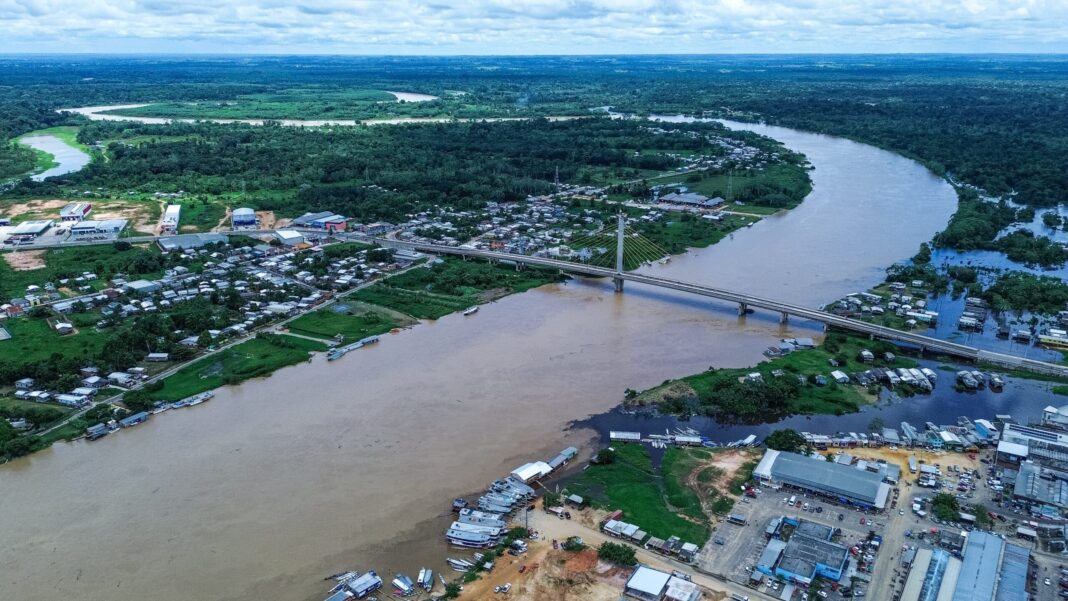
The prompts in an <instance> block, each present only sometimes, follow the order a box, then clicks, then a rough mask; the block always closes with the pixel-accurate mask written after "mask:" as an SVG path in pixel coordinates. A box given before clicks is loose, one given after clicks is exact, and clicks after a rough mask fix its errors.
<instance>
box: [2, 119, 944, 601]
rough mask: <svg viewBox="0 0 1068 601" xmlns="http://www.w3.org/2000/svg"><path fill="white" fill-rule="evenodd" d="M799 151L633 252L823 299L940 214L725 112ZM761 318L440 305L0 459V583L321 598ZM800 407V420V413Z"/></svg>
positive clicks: (11, 589) (928, 195)
mask: <svg viewBox="0 0 1068 601" xmlns="http://www.w3.org/2000/svg"><path fill="white" fill-rule="evenodd" d="M744 127H750V128H752V129H755V130H757V131H759V132H761V133H765V134H768V135H771V136H773V137H776V138H778V139H780V140H782V141H784V142H785V143H786V144H787V145H788V146H789V147H791V148H793V149H795V150H798V151H800V152H803V153H804V154H806V155H807V156H808V158H809V160H810V161H811V162H812V164H813V165H814V166H815V170H814V171H813V172H812V178H813V184H814V186H813V192H812V194H811V195H810V197H809V198H808V199H806V201H805V202H804V203H803V204H802V205H801V206H800V207H799V208H798V209H796V210H794V211H792V212H790V213H789V214H786V215H781V216H775V217H772V218H769V219H766V220H764V221H762V222H761V223H759V224H758V225H755V226H753V227H751V228H747V229H745V230H741V231H739V232H736V233H735V235H734V236H733V237H732V238H730V239H727V240H724V241H722V242H721V243H720V244H717V245H716V246H714V247H712V248H708V249H704V250H700V251H695V252H692V253H689V254H687V255H684V256H680V257H676V258H675V259H673V260H672V261H671V262H670V263H669V264H667V265H662V266H661V265H654V266H651V267H648V268H646V269H648V270H649V271H650V272H653V273H657V274H661V275H668V276H672V277H677V278H680V279H686V280H692V281H695V282H704V283H709V284H715V285H717V286H722V287H727V288H737V289H743V290H749V291H752V292H754V293H759V294H763V295H769V296H776V297H780V298H782V299H783V300H789V301H791V302H797V303H802V304H809V305H812V306H815V305H820V304H823V303H825V302H829V301H831V300H835V299H837V298H839V297H841V296H843V295H844V294H846V293H848V292H853V291H858V290H862V289H864V288H866V287H867V286H868V285H870V284H872V283H874V282H877V281H879V280H880V279H881V275H882V271H883V269H884V268H885V267H886V266H887V265H889V264H890V263H892V262H894V261H895V260H899V259H904V258H907V257H909V256H911V255H912V254H913V253H914V252H915V251H916V249H917V247H918V246H919V244H920V243H921V242H922V241H925V240H928V239H930V237H931V236H932V235H933V234H934V233H935V232H936V231H937V230H939V229H940V228H941V227H943V226H944V224H945V223H946V221H947V219H948V217H949V215H950V213H951V212H952V210H953V208H954V206H955V203H956V200H955V195H954V193H953V190H952V189H951V188H950V187H949V186H948V185H947V184H946V183H945V182H943V181H942V180H940V179H939V178H936V177H934V176H933V175H931V174H930V173H928V172H927V171H925V170H924V169H923V168H922V167H920V166H919V165H918V164H916V163H914V162H912V161H908V160H906V159H903V158H901V157H898V156H896V155H893V154H891V153H888V152H885V151H882V150H878V149H876V148H873V147H870V146H865V145H862V144H857V143H854V142H850V141H847V140H843V139H837V138H832V137H827V136H821V135H814V134H806V133H801V132H796V131H791V130H788V129H783V128H772V127H761V126H744ZM818 332H819V329H818V328H817V327H816V326H815V325H814V324H809V323H800V322H791V323H790V324H788V325H786V326H781V325H780V324H779V323H778V318H777V316H775V315H767V314H762V313H760V312H757V313H756V314H755V315H750V316H748V317H747V318H740V317H739V316H738V315H737V311H736V308H735V307H733V306H729V305H725V304H722V303H717V302H712V301H709V300H707V299H703V298H696V297H690V296H684V295H680V294H676V293H672V292H669V291H662V290H654V289H649V288H644V287H642V286H640V285H631V284H628V288H627V290H626V292H625V293H624V294H622V295H617V294H613V293H612V284H611V282H610V281H603V280H575V281H571V282H568V283H566V284H557V285H549V286H545V287H542V288H539V289H536V290H532V291H530V292H527V293H524V294H519V295H513V296H510V297H507V298H504V299H502V300H500V301H498V302H496V303H493V304H490V305H486V306H484V307H483V308H482V310H481V311H479V312H478V313H477V314H476V315H474V316H470V317H463V316H460V315H450V316H447V317H444V318H442V319H440V320H438V321H436V322H426V323H423V324H420V325H418V326H416V327H414V328H411V329H408V330H404V331H402V332H400V333H397V334H395V335H390V336H385V337H383V339H382V342H381V343H380V344H378V345H375V346H374V347H370V348H367V349H361V350H360V351H357V352H353V353H350V354H349V355H347V356H346V357H345V358H344V359H342V360H340V361H335V362H332V363H328V362H327V361H325V359H324V358H323V357H321V356H319V357H316V358H315V359H314V360H313V361H312V362H311V363H310V364H307V365H299V366H295V367H290V368H286V369H283V370H281V371H279V372H277V373H275V374H274V375H272V376H271V377H269V378H266V379H261V380H256V381H251V382H247V383H245V384H242V385H240V386H237V387H227V388H224V389H222V390H220V391H219V392H218V394H217V395H216V397H215V399H214V400H213V401H211V402H210V403H207V404H205V405H202V406H200V407H196V408H192V409H186V410H182V411H178V412H175V413H173V414H164V415H162V416H159V417H157V418H155V419H153V420H151V421H149V422H148V423H146V424H143V425H140V426H137V427H136V428H133V429H130V430H127V431H123V432H121V433H118V434H116V435H113V436H108V437H106V438H104V439H102V440H99V441H96V442H93V443H88V442H82V441H79V442H75V443H60V444H56V445H55V446H53V447H52V448H51V449H50V450H47V451H44V452H41V453H38V454H36V455H33V456H30V457H26V458H23V459H20V460H18V461H15V462H12V463H11V464H9V465H7V466H3V467H2V468H0V490H2V491H3V492H2V493H0V515H3V516H4V518H5V519H4V520H3V521H2V522H0V598H12V599H19V600H24V601H36V600H49V601H51V600H52V599H55V598H58V597H70V598H77V599H80V600H86V601H96V600H101V601H103V600H108V601H123V600H127V599H129V600H133V599H142V598H151V599H154V600H158V601H168V600H182V601H184V600H186V599H221V600H253V599H265V598H266V599H298V600H301V599H308V600H313V599H314V600H318V599H322V598H323V597H324V596H325V594H324V592H325V590H326V588H327V586H326V583H324V582H322V581H321V578H322V577H323V576H325V575H326V574H330V573H334V572H338V571H342V570H345V569H360V570H364V569H375V570H377V571H378V572H379V573H380V574H382V575H383V576H388V577H392V575H393V573H394V571H395V570H402V571H404V572H405V573H407V574H408V575H410V576H411V575H414V572H416V571H417V570H418V569H419V567H420V566H421V565H424V564H426V565H431V566H433V567H440V565H441V562H442V559H443V557H444V556H445V555H446V548H445V546H444V544H443V543H442V542H441V539H442V533H443V530H444V527H445V526H446V525H447V523H448V515H449V513H448V508H449V501H450V500H451V499H452V498H453V497H456V496H458V495H461V494H467V493H470V492H472V491H477V490H480V489H482V488H483V487H484V486H485V485H486V484H487V483H488V482H489V481H490V480H492V479H494V478H497V477H500V476H502V475H504V474H506V473H507V472H508V471H510V470H511V469H512V468H513V467H515V466H516V465H518V464H520V463H523V462H526V461H529V460H533V459H547V458H549V457H551V456H553V455H554V454H555V453H556V452H558V451H559V450H560V449H562V448H563V447H565V446H568V445H570V444H576V445H579V446H584V450H585V451H587V452H588V451H589V449H590V446H591V445H590V444H589V441H590V440H591V438H592V437H593V436H594V435H595V432H594V430H592V429H589V428H568V425H569V424H570V423H572V422H573V421H574V420H582V419H585V418H587V417H588V416H592V415H598V414H602V413H604V412H606V411H608V410H610V409H611V408H612V407H613V406H615V405H616V404H617V403H618V401H619V400H620V399H621V398H622V394H623V392H624V390H625V389H627V388H633V389H642V388H648V387H650V386H653V385H656V384H658V383H660V382H662V381H663V380H665V379H668V378H673V377H679V376H683V375H687V374H690V373H694V372H696V371H700V370H703V369H705V368H706V367H708V366H709V365H716V366H744V365H750V364H753V363H755V362H757V361H759V360H760V359H761V358H762V357H761V351H762V350H763V349H764V348H765V347H767V346H768V345H770V344H772V343H773V342H775V341H776V340H777V338H779V337H782V336H784V335H814V334H818ZM799 419H803V418H799Z"/></svg>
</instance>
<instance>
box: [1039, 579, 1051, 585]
mask: <svg viewBox="0 0 1068 601" xmlns="http://www.w3.org/2000/svg"><path fill="white" fill-rule="evenodd" d="M1042 584H1044V585H1046V586H1051V585H1052V584H1053V582H1052V581H1051V580H1050V579H1049V578H1046V579H1045V580H1043V581H1042Z"/></svg>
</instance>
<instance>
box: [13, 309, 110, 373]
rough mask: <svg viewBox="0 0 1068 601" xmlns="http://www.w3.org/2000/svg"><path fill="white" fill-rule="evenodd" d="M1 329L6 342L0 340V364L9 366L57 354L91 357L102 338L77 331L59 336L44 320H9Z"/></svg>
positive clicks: (67, 356)
mask: <svg viewBox="0 0 1068 601" xmlns="http://www.w3.org/2000/svg"><path fill="white" fill-rule="evenodd" d="M4 327H5V328H7V331H8V332H10V333H11V339H10V340H0V361H3V362H7V363H11V364H13V365H22V364H25V363H34V362H38V361H44V360H47V359H49V358H50V357H52V355H54V354H59V355H61V356H63V357H65V358H68V359H70V358H79V357H92V356H95V355H96V354H97V353H99V352H100V349H101V347H102V346H103V344H104V342H105V337H104V336H99V335H96V334H95V333H94V332H80V333H77V334H68V335H66V336H60V335H59V334H57V333H56V331H55V330H54V329H52V327H51V326H50V325H49V324H48V321H47V320H45V319H36V318H31V317H20V318H17V319H9V320H7V322H5V323H4Z"/></svg>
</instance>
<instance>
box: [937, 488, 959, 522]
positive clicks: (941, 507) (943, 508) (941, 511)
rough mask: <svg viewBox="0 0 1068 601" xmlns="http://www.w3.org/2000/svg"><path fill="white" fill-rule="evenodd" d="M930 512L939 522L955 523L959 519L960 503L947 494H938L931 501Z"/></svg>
mask: <svg viewBox="0 0 1068 601" xmlns="http://www.w3.org/2000/svg"><path fill="white" fill-rule="evenodd" d="M931 511H932V512H933V513H934V515H935V517H937V518H938V519H940V520H946V521H949V522H956V521H957V520H959V519H960V503H958V502H957V497H954V496H953V495H951V494H949V493H938V494H937V495H935V496H934V498H933V499H931Z"/></svg>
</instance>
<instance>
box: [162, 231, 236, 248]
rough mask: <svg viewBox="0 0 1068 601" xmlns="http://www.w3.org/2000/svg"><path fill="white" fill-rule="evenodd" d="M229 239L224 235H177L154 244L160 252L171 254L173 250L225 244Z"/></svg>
mask: <svg viewBox="0 0 1068 601" xmlns="http://www.w3.org/2000/svg"><path fill="white" fill-rule="evenodd" d="M229 241H230V239H229V238H227V237H226V235H224V234H179V235H177V236H170V237H167V238H160V239H159V240H158V241H157V242H156V244H157V245H159V248H160V250H162V251H164V252H171V251H175V250H189V249H191V248H200V247H202V246H207V245H209V244H226V243H227V242H229Z"/></svg>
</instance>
